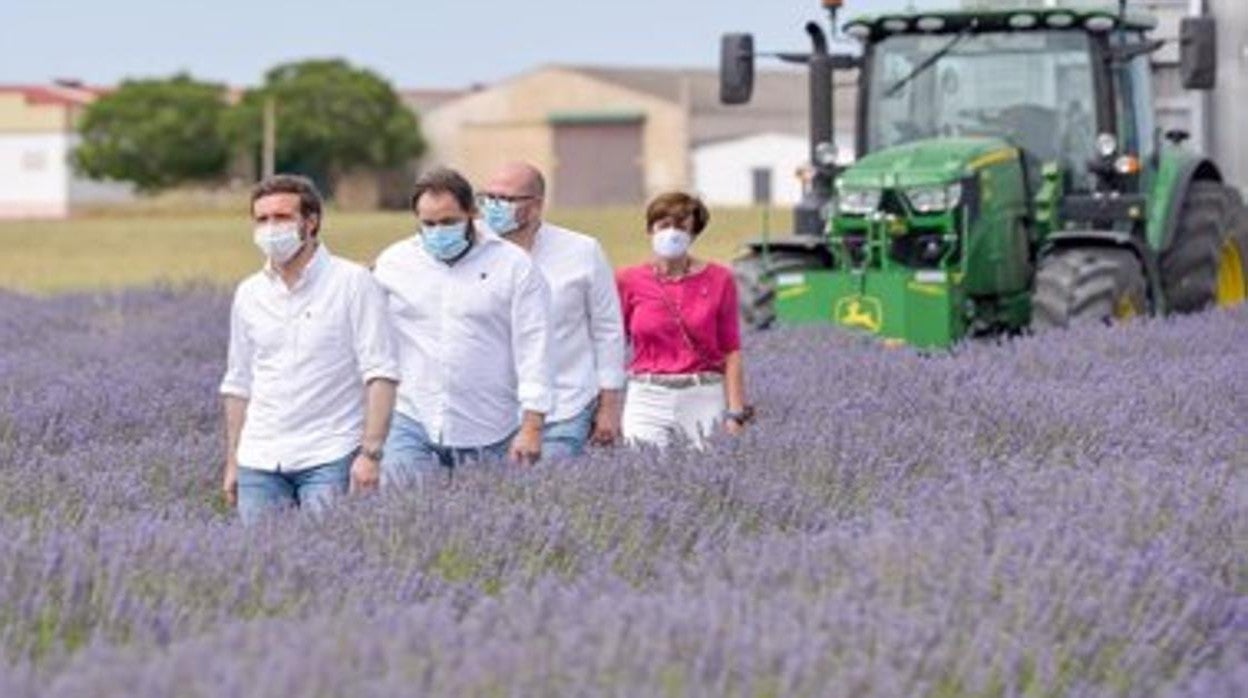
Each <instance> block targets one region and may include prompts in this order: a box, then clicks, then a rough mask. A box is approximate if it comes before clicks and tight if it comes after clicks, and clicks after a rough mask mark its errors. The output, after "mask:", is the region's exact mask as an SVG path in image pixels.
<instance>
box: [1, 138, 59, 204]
mask: <svg viewBox="0 0 1248 698" xmlns="http://www.w3.org/2000/svg"><path fill="white" fill-rule="evenodd" d="M68 156H69V137H68V135H67V134H63V133H36V134H29V133H0V218H62V217H65V216H67V215H69V187H68V182H69V177H70V172H69V160H68Z"/></svg>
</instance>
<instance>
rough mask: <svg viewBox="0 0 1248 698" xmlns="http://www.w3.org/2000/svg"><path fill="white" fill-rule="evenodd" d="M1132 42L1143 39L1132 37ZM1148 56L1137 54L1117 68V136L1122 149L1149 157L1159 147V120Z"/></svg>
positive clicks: (1115, 76) (1115, 72) (1115, 77)
mask: <svg viewBox="0 0 1248 698" xmlns="http://www.w3.org/2000/svg"><path fill="white" fill-rule="evenodd" d="M1129 41H1130V42H1132V43H1134V42H1137V41H1143V37H1140V36H1133V37H1132V38H1131V39H1130V40H1129ZM1149 60H1150V59H1149V58H1148V56H1136V57H1135V58H1133V59H1131V62H1129V63H1126V64H1124V65H1122V66H1120V67H1118V68H1117V69H1116V70H1115V71H1114V80H1115V81H1117V83H1118V84H1117V88H1118V89H1117V90H1115V93H1116V94H1117V97H1118V102H1117V111H1118V135H1119V138H1120V139H1121V142H1122V150H1123V152H1126V153H1134V154H1137V155H1139V156H1140V157H1142V158H1145V159H1147V158H1149V157H1150V156H1152V155H1153V152H1154V151H1155V150H1156V145H1157V142H1156V138H1157V133H1156V130H1157V119H1156V116H1155V114H1154V113H1153V92H1152V85H1153V75H1152V68H1151V65H1150V63H1149Z"/></svg>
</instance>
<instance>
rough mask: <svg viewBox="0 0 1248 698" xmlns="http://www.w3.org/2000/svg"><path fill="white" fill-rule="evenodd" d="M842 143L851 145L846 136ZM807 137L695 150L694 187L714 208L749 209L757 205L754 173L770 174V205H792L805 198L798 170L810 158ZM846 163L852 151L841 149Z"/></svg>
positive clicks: (766, 137) (759, 138) (751, 139)
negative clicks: (748, 207)
mask: <svg viewBox="0 0 1248 698" xmlns="http://www.w3.org/2000/svg"><path fill="white" fill-rule="evenodd" d="M838 140H841V142H842V143H846V142H849V141H850V140H852V139H850V138H848V137H846V138H843V139H838ZM809 147H810V146H809V145H808V142H807V140H806V139H805V138H803V137H801V136H794V135H788V134H778V133H768V134H760V135H756V136H746V137H743V138H739V139H734V140H728V141H719V142H714V143H707V144H705V145H702V146H697V147H695V148H694V149H693V185H694V189H695V190H696V191H697V192H698V194H699V195H700V196H701V197H702V199H703V200H704V201H706V203H708V204H711V205H715V206H748V205H750V204H753V203H754V171H755V170H756V169H767V170H770V172H771V194H772V197H771V203H772V204H774V205H777V206H791V205H793V204H795V203H797V202H798V201H799V200H800V199H801V198H802V183H801V180H800V179H799V178H798V176H797V173H798V170H799V169H800V168H802V167H804V166H806V165H807V163H808V162H809V159H810V153H809ZM841 157H842V159H843V160H846V161H847V160H849V159H852V157H853V153H852V151H850V150H848V149H846V148H844V147H842V149H841Z"/></svg>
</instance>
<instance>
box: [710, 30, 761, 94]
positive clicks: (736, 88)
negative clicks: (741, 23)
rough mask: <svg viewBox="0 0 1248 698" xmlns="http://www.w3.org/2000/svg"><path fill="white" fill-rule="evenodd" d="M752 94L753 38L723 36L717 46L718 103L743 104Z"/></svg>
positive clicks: (737, 35)
mask: <svg viewBox="0 0 1248 698" xmlns="http://www.w3.org/2000/svg"><path fill="white" fill-rule="evenodd" d="M752 94H754V37H753V36H752V35H750V34H724V38H723V40H722V41H721V42H720V46H719V101H721V102H723V103H724V104H745V103H746V102H748V101H750V96H751V95H752Z"/></svg>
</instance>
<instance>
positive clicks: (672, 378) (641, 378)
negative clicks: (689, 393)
mask: <svg viewBox="0 0 1248 698" xmlns="http://www.w3.org/2000/svg"><path fill="white" fill-rule="evenodd" d="M628 378H629V380H632V381H636V382H638V383H645V384H647V385H657V386H660V387H663V388H674V389H677V390H680V389H683V388H692V387H694V386H697V385H719V384H720V383H723V382H724V374H722V373H713V372H710V371H704V372H702V373H636V374H633V375H631V376H629V377H628Z"/></svg>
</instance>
